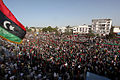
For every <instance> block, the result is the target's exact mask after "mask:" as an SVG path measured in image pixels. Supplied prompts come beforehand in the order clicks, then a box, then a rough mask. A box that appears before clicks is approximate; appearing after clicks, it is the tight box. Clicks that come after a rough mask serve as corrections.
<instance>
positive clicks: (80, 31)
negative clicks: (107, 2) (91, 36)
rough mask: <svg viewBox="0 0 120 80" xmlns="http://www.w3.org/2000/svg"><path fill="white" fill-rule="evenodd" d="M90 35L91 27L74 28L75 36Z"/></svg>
mask: <svg viewBox="0 0 120 80" xmlns="http://www.w3.org/2000/svg"><path fill="white" fill-rule="evenodd" d="M88 33H89V26H88V25H83V26H74V27H73V34H88Z"/></svg>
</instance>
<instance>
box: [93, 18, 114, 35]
mask: <svg viewBox="0 0 120 80" xmlns="http://www.w3.org/2000/svg"><path fill="white" fill-rule="evenodd" d="M111 26H112V20H111V19H93V20H92V31H93V32H94V34H99V35H108V34H109V33H110V29H111Z"/></svg>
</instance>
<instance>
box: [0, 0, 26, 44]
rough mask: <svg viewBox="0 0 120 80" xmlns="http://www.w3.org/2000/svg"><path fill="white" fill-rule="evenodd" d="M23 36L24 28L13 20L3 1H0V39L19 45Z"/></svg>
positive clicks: (13, 17)
mask: <svg viewBox="0 0 120 80" xmlns="http://www.w3.org/2000/svg"><path fill="white" fill-rule="evenodd" d="M25 34H26V29H25V27H24V26H23V25H22V24H21V23H20V22H19V21H18V20H17V19H16V18H15V16H14V15H13V14H12V13H11V11H10V10H9V9H8V8H7V7H6V6H5V4H4V3H3V1H2V0H0V37H2V38H3V39H5V40H7V41H10V42H13V43H18V44H19V43H21V42H22V39H23V38H24V36H25Z"/></svg>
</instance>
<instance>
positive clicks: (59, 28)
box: [58, 27, 66, 33]
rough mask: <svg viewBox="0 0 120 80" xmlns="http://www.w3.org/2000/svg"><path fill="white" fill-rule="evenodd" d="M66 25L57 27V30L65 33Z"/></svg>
mask: <svg viewBox="0 0 120 80" xmlns="http://www.w3.org/2000/svg"><path fill="white" fill-rule="evenodd" d="M65 30H66V27H58V31H59V32H61V33H65Z"/></svg>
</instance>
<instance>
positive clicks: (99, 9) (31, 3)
mask: <svg viewBox="0 0 120 80" xmlns="http://www.w3.org/2000/svg"><path fill="white" fill-rule="evenodd" d="M3 1H4V3H5V5H6V6H7V7H8V8H9V10H10V11H11V12H12V13H13V14H14V16H15V17H16V18H17V20H18V21H20V22H21V23H22V24H23V25H24V26H28V27H47V26H52V27H56V26H58V27H63V26H67V25H70V26H78V25H83V24H87V25H91V24H92V19H105V18H110V19H112V21H113V25H114V26H120V0H3Z"/></svg>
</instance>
